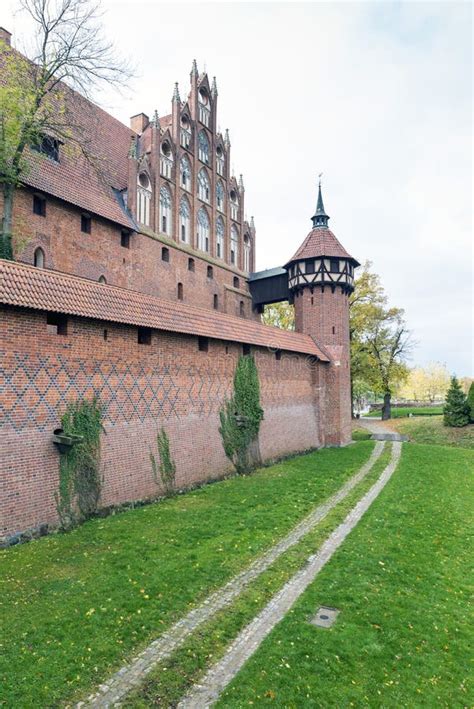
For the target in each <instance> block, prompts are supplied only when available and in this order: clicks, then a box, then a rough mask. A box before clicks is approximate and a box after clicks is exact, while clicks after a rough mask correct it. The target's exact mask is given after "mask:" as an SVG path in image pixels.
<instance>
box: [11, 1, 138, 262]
mask: <svg viewBox="0 0 474 709" xmlns="http://www.w3.org/2000/svg"><path fill="white" fill-rule="evenodd" d="M20 4H21V7H22V9H23V10H24V11H25V12H26V13H27V14H28V15H29V16H30V18H31V19H32V20H33V24H34V28H35V31H34V36H35V49H34V50H33V51H32V52H31V54H30V56H29V57H27V58H25V57H23V56H22V55H21V54H19V53H18V52H17V51H15V50H14V49H13V48H12V47H10V46H9V45H7V44H6V43H5V42H2V41H0V71H1V75H2V81H1V82H0V176H1V190H2V193H3V213H2V216H1V232H0V257H1V256H3V257H4V258H12V255H13V248H12V220H13V198H14V193H15V189H16V188H17V187H18V186H19V185H20V184H21V182H22V177H24V176H25V175H26V173H27V172H28V169H29V165H28V149H29V148H30V147H31V146H34V145H39V144H40V143H41V141H42V140H43V138H44V137H45V136H46V137H48V138H50V139H51V138H54V139H56V140H59V141H61V142H64V143H67V145H68V147H69V149H70V150H77V151H79V152H80V153H81V154H83V155H84V156H85V157H86V159H88V160H89V161H91V162H93V163H95V164H96V168H97V160H96V156H93V155H90V154H89V152H88V146H87V139H86V138H85V131H84V130H83V129H82V127H81V126H80V125H77V123H76V121H75V113H74V109H73V106H74V100H75V96H76V95H75V94H74V92H73V91H71V89H76V90H78V91H79V92H80V93H81V94H82V95H84V96H86V97H90V95H91V92H93V91H94V89H97V88H99V87H100V86H103V85H104V84H112V85H116V86H123V83H124V81H125V80H127V79H128V78H129V77H130V75H131V72H130V69H129V68H128V67H127V65H126V64H125V63H124V62H123V61H121V60H119V59H118V58H117V57H116V56H115V52H114V51H113V47H112V45H111V44H109V43H108V42H107V41H105V40H104V39H103V35H102V27H101V24H100V15H99V12H98V5H97V4H94V2H93V0H21V3H20Z"/></svg>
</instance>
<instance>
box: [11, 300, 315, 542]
mask: <svg viewBox="0 0 474 709" xmlns="http://www.w3.org/2000/svg"><path fill="white" fill-rule="evenodd" d="M105 330H106V331H107V339H104V331H105ZM0 342H1V345H0V357H1V368H0V391H2V399H1V408H0V414H1V436H0V460H1V462H2V465H1V473H0V491H1V494H0V520H1V523H0V530H1V531H0V536H2V535H8V534H12V533H15V532H17V531H21V530H24V529H26V528H29V527H33V526H36V525H39V524H41V523H44V522H49V523H54V522H55V521H56V519H57V516H56V509H55V501H54V493H55V491H56V490H57V486H58V470H59V454H58V453H57V451H56V449H55V447H54V445H53V443H52V441H51V436H52V432H53V430H54V429H55V428H56V427H58V426H59V423H60V418H61V414H62V413H63V411H64V409H65V406H66V403H67V401H69V400H73V399H78V398H82V397H86V398H87V397H92V396H93V395H97V396H99V398H100V400H101V402H102V404H103V406H104V422H105V429H106V432H105V434H104V435H103V437H102V473H103V476H104V483H103V495H102V504H103V505H110V504H117V503H121V502H125V501H127V500H133V499H142V498H145V497H149V496H154V495H156V494H158V493H159V489H158V488H157V486H156V485H155V483H154V481H153V478H152V474H151V465H150V457H149V454H150V450H154V451H155V453H156V434H157V431H158V430H159V428H160V427H161V426H164V427H165V429H166V431H167V432H168V435H169V437H170V441H171V449H172V455H173V457H174V459H175V461H176V465H177V474H176V481H177V485H178V486H179V487H185V486H188V485H191V484H192V483H195V482H198V481H203V480H208V479H211V478H213V477H218V476H222V475H224V474H225V473H226V472H228V471H229V470H230V465H229V461H228V460H227V459H226V457H225V455H224V452H223V449H222V443H221V439H220V435H219V432H218V426H219V409H220V408H221V406H222V403H223V400H224V398H225V396H226V395H229V394H230V392H231V389H232V379H233V374H234V369H235V365H236V362H237V358H238V356H239V354H241V352H242V347H241V346H240V345H238V344H233V343H225V342H221V341H213V340H211V341H210V342H209V351H208V352H207V353H206V352H200V351H199V350H198V344H197V338H196V337H191V336H185V335H175V334H170V333H163V332H158V331H154V332H153V335H152V342H151V344H150V345H139V344H138V342H137V330H136V328H133V327H128V326H120V325H115V324H110V323H101V322H97V321H90V320H86V319H81V318H69V319H68V332H67V335H65V336H61V335H54V334H50V333H49V332H48V331H47V328H46V315H45V314H44V313H40V312H36V311H26V310H20V309H14V308H8V307H4V308H2V309H1V310H0ZM253 353H254V355H255V359H256V363H257V367H258V370H259V376H260V383H261V392H262V396H261V398H262V405H263V408H264V411H265V418H264V421H263V422H262V427H261V433H260V448H261V452H262V456H263V457H264V458H265V459H268V458H273V457H277V456H280V455H283V454H286V453H291V452H294V451H299V450H304V449H308V448H311V447H317V446H319V445H320V444H321V442H322V440H321V432H320V429H321V426H322V425H324V416H320V414H319V408H320V405H319V387H320V385H321V384H320V380H321V377H322V376H324V371H325V369H326V366H325V365H320V364H318V363H314V362H311V361H308V360H307V359H306V358H305V357H304V356H303V355H294V354H289V353H288V354H285V353H283V354H282V358H281V360H280V361H277V360H276V357H275V354H274V353H273V352H270V351H267V350H265V349H263V348H254V350H253ZM321 405H322V406H324V402H321Z"/></svg>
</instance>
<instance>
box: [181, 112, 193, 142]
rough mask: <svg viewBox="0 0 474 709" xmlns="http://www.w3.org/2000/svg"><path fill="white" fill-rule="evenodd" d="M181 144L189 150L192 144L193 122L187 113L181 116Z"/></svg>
mask: <svg viewBox="0 0 474 709" xmlns="http://www.w3.org/2000/svg"><path fill="white" fill-rule="evenodd" d="M181 145H182V146H183V148H186V149H188V150H189V148H190V146H191V122H190V120H189V117H188V116H187V115H186V114H183V115H182V116H181Z"/></svg>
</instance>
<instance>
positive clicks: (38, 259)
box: [33, 247, 44, 268]
mask: <svg viewBox="0 0 474 709" xmlns="http://www.w3.org/2000/svg"><path fill="white" fill-rule="evenodd" d="M33 263H34V265H35V266H36V268H44V251H43V249H41V248H40V247H38V248H37V249H36V251H35V254H34V257H33Z"/></svg>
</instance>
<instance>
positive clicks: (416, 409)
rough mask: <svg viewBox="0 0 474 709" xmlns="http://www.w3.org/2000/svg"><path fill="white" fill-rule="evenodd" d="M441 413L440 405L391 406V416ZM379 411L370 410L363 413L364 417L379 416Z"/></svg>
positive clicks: (398, 417) (436, 414)
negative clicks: (367, 412)
mask: <svg viewBox="0 0 474 709" xmlns="http://www.w3.org/2000/svg"><path fill="white" fill-rule="evenodd" d="M442 413H443V407H442V406H400V407H397V408H395V407H393V408H392V418H393V419H400V418H406V417H407V416H409V414H412V415H413V416H439V415H440V414H442ZM381 415H382V412H381V411H371V412H370V413H369V414H364V417H365V418H373V417H376V418H380V417H381Z"/></svg>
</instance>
